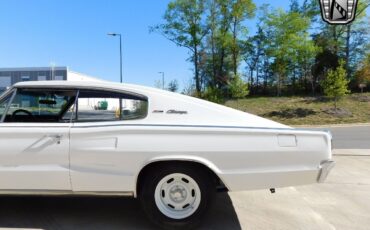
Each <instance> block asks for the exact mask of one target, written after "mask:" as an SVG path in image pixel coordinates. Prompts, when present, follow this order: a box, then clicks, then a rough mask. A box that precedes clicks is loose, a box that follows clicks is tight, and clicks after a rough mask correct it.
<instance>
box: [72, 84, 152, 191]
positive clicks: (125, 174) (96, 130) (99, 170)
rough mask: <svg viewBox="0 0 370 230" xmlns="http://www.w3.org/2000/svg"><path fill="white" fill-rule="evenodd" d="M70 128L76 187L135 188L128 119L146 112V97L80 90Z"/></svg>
mask: <svg viewBox="0 0 370 230" xmlns="http://www.w3.org/2000/svg"><path fill="white" fill-rule="evenodd" d="M76 107H77V116H76V120H75V122H74V124H73V126H72V128H71V153H70V155H71V181H72V188H73V191H76V192H83V191H85V192H86V191H94V192H115V191H132V189H133V186H134V185H133V184H132V181H133V180H132V177H133V174H132V172H130V170H129V169H128V168H129V167H128V165H130V164H131V161H132V160H131V159H130V153H127V152H125V150H124V146H125V145H127V138H126V137H127V132H126V131H125V126H124V124H125V122H129V121H132V120H136V119H142V118H144V117H145V116H146V114H147V99H146V98H145V97H141V96H134V95H128V94H123V93H117V92H109V91H101V90H80V91H79V95H78V100H77V106H76Z"/></svg>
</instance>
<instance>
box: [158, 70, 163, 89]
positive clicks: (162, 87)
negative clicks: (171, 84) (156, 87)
mask: <svg viewBox="0 0 370 230" xmlns="http://www.w3.org/2000/svg"><path fill="white" fill-rule="evenodd" d="M158 73H159V74H162V89H164V72H158Z"/></svg>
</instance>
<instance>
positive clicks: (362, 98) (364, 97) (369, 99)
mask: <svg viewBox="0 0 370 230" xmlns="http://www.w3.org/2000/svg"><path fill="white" fill-rule="evenodd" d="M352 99H353V100H356V101H359V102H370V96H368V95H356V96H353V97H352Z"/></svg>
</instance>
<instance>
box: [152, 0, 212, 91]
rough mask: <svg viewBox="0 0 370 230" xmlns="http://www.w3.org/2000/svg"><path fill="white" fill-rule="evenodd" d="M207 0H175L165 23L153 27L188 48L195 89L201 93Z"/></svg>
mask: <svg viewBox="0 0 370 230" xmlns="http://www.w3.org/2000/svg"><path fill="white" fill-rule="evenodd" d="M204 4H205V0H175V1H172V2H170V3H169V4H168V6H167V10H166V12H165V14H164V20H165V23H164V24H160V25H157V26H154V27H152V28H151V29H150V30H151V31H157V32H159V33H161V34H162V35H163V36H164V37H165V38H167V39H168V40H170V41H172V42H174V43H175V44H176V45H178V46H181V47H185V48H187V49H188V50H189V51H190V53H191V57H190V60H191V61H192V62H193V65H194V80H195V89H196V93H197V94H198V95H200V94H201V79H200V75H199V51H200V49H201V45H202V41H203V39H204V37H205V36H206V34H207V33H208V29H207V27H206V25H205V20H204Z"/></svg>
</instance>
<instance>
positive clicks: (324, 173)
mask: <svg viewBox="0 0 370 230" xmlns="http://www.w3.org/2000/svg"><path fill="white" fill-rule="evenodd" d="M334 166H335V161H331V160H330V161H325V162H323V163H321V165H320V172H319V176H318V178H317V182H319V183H322V182H324V181H325V180H326V178H327V177H328V175H329V172H330V170H332V169H333V167H334Z"/></svg>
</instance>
